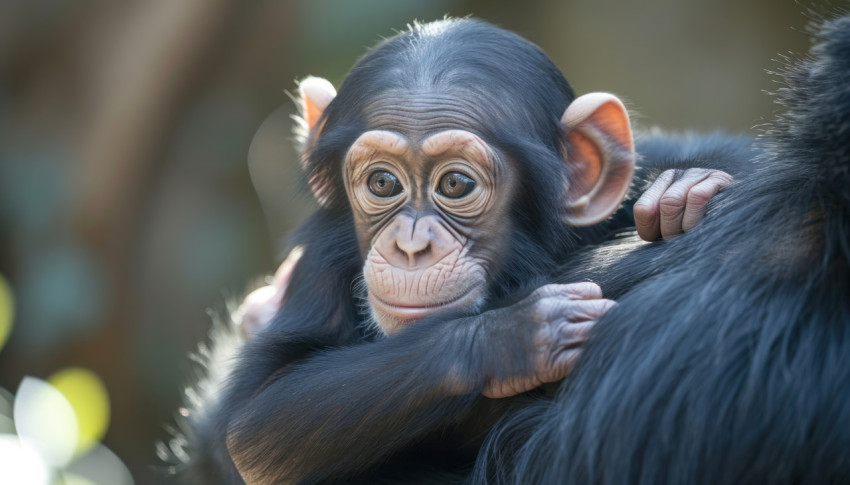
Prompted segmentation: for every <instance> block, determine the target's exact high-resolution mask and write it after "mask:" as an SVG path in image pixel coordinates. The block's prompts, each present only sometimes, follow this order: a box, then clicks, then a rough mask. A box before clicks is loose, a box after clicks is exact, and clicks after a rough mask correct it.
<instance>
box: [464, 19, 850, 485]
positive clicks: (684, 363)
mask: <svg viewBox="0 0 850 485" xmlns="http://www.w3.org/2000/svg"><path fill="white" fill-rule="evenodd" d="M815 39H816V40H817V44H816V45H815V47H814V48H813V49H812V52H811V57H809V58H806V59H805V60H803V61H801V62H798V63H796V64H793V65H790V66H788V67H786V68H784V69H782V70H781V72H780V73H779V74H780V75H781V76H782V78H783V79H784V85H783V86H782V87H781V88H780V89H778V90H777V92H776V93H775V96H776V99H777V102H778V103H779V104H781V105H783V106H784V112H783V113H782V114H780V115H778V116H777V119H776V121H775V122H774V123H772V124H771V125H769V126H767V127H766V128H764V137H763V138H762V139H760V140H759V141H758V142H757V143H758V145H760V146H761V147H762V148H763V149H764V154H763V155H762V156H760V157H759V158H758V159H757V160H756V162H757V169H756V170H755V172H754V173H752V174H751V175H750V176H746V177H744V178H743V179H742V180H740V181H739V183H737V184H735V185H733V186H732V187H730V188H729V189H728V190H726V191H725V192H724V193H722V194H721V195H720V196H719V197H718V198H717V199H716V200H715V206H714V209H715V210H713V211H711V212H710V213H709V214H708V216H707V218H706V219H705V220H704V222H703V223H702V225H700V226H698V227H697V228H696V229H695V230H693V231H691V232H690V233H688V234H686V235H684V236H682V237H680V238H677V239H673V240H671V241H669V242H666V243H664V244H661V245H655V246H651V247H646V248H644V249H640V250H637V251H634V252H631V253H630V254H628V255H626V256H625V257H623V258H622V259H619V260H614V262H613V263H612V259H611V258H617V257H618V256H617V250H618V249H622V246H619V247H615V248H613V249H609V250H608V251H607V252H600V251H596V252H593V253H590V254H587V255H585V259H584V262H583V263H582V264H581V265H579V267H581V269H580V270H577V271H570V272H568V273H566V274H565V279H566V280H569V281H577V280H580V279H584V278H591V279H595V280H597V281H600V284H601V286H602V287H603V288H604V289H605V290H606V295H608V296H609V297H614V298H617V299H618V301H619V306H618V307H617V308H615V309H614V310H612V311H610V312H609V313H607V314H606V315H605V316H604V317H603V318H602V319H601V320H600V322H599V324H598V326H597V327H596V330H595V331H594V332H595V333H594V334H593V335H592V337H591V339H590V342H589V344H588V346H587V348H586V351H585V353H584V354H583V356H582V359H581V360H580V363H579V365H578V367H577V368H576V369H575V370H574V372H573V373H572V374H571V375H570V376H569V377H568V378H567V380H566V381H565V384H564V385H563V386H562V388H561V390H560V392H559V395H558V397H557V399H556V400H555V401H554V402H540V403H539V404H537V405H535V406H531V407H526V408H524V409H522V410H521V411H519V412H518V413H516V414H514V415H512V416H510V417H509V418H508V419H506V420H504V421H503V422H502V423H501V424H500V425H499V427H498V428H497V430H496V431H494V432H493V433H491V435H490V439H489V442H488V443H487V444H486V449H485V451H484V452H482V454H481V455H479V461H478V467H477V470H476V479H477V480H478V481H482V482H483V481H486V482H490V483H506V482H510V483H573V482H575V483H653V484H655V483H710V484H718V483H838V482H846V481H848V480H850V264H848V262H850V17H848V16H845V17H843V18H839V19H837V20H832V21H827V22H825V23H824V24H823V26H822V27H821V28H820V29H819V30H818V31H817V32H816V33H815ZM648 261H654V262H655V263H654V264H652V265H648V264H647V262H648ZM573 267H575V266H573ZM623 275H628V277H627V278H623ZM647 275H651V278H650V279H648V280H647V281H646V282H644V283H641V284H639V285H638V286H636V287H634V288H633V289H631V290H629V287H630V286H631V285H632V282H633V281H634V279H636V278H637V279H639V278H642V277H645V276H647ZM624 290H626V291H625V292H624Z"/></svg>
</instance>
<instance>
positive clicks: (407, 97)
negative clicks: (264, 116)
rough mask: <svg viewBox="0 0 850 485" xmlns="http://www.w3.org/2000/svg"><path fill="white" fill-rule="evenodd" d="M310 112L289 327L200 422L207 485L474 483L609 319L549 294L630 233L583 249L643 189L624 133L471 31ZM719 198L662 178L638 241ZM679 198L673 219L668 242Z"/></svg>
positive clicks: (528, 58)
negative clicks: (480, 466) (308, 212)
mask: <svg viewBox="0 0 850 485" xmlns="http://www.w3.org/2000/svg"><path fill="white" fill-rule="evenodd" d="M302 93H303V94H304V95H305V113H304V114H305V118H306V125H307V128H308V131H309V136H308V138H307V140H306V146H305V150H304V155H303V161H304V164H305V166H306V171H307V175H306V179H307V182H308V184H309V185H310V186H311V187H312V189H313V191H314V192H315V193H316V195H317V197H318V198H319V200H320V202H321V207H320V209H319V210H318V211H317V212H316V214H315V215H314V216H313V217H312V219H311V220H310V221H308V222H307V223H306V225H305V226H304V227H303V228H302V230H301V231H300V233H299V235H298V236H297V237H296V242H297V243H299V244H301V245H303V247H304V253H303V255H302V256H301V258H300V260H299V261H298V263H297V266H296V267H295V268H294V270H293V272H292V276H291V281H290V284H289V289H288V290H287V301H286V303H285V305H284V307H283V308H282V310H281V311H280V312H279V313H278V314H277V315H276V317H275V318H274V319H273V321H272V322H271V324H270V326H269V327H268V328H267V329H265V330H264V331H262V332H261V333H260V334H259V335H258V336H257V337H256V338H255V339H253V340H252V341H250V342H248V343H247V344H246V345H245V347H244V348H243V349H242V350H241V351H240V354H239V358H238V360H237V363H236V368H235V369H234V371H233V373H232V374H231V376H230V379H229V382H228V385H227V387H226V389H225V390H224V392H223V395H222V397H221V399H220V401H219V402H218V403H217V405H216V406H215V407H214V408H212V409H211V410H210V411H209V414H207V415H200V416H198V417H197V418H196V419H195V424H196V432H197V433H198V434H199V442H200V443H203V445H202V446H204V447H205V449H204V450H201V451H202V454H203V455H204V456H207V457H209V458H211V459H212V460H213V461H214V462H215V463H216V464H217V465H216V466H217V467H218V470H217V472H214V473H218V474H219V475H218V476H210V477H207V478H206V479H205V480H206V482H210V483H212V482H228V483H239V482H240V481H241V480H242V479H244V480H245V481H247V482H250V483H282V482H284V483H285V482H301V481H305V482H312V481H320V480H342V481H346V482H350V481H352V480H355V479H359V480H362V481H364V482H374V481H375V480H377V479H379V478H380V479H385V480H392V479H403V481H405V482H407V483H409V482H411V481H412V480H413V478H412V477H417V478H419V479H422V480H425V481H428V482H433V481H434V480H436V479H437V478H438V477H440V478H445V479H450V478H452V477H454V478H457V477H462V476H463V475H464V474H465V473H468V471H469V469H470V468H471V464H472V462H473V460H474V458H475V456H476V454H477V451H478V447H479V445H480V443H481V440H482V439H483V436H484V434H485V432H486V431H487V430H488V429H489V428H490V426H491V425H492V424H493V423H494V422H495V420H496V419H497V418H498V417H499V416H501V415H502V414H503V413H504V412H505V411H506V410H508V409H511V408H515V407H518V406H519V407H521V406H524V405H527V404H528V403H529V402H530V401H533V400H534V399H535V398H534V396H531V395H520V394H522V393H524V392H526V391H531V390H533V389H535V388H537V387H538V386H540V385H541V384H542V383H546V382H553V381H557V380H559V379H561V378H563V377H564V375H565V374H566V372H567V371H568V369H569V367H570V366H571V365H572V362H573V360H574V359H575V356H576V355H577V352H578V350H577V348H578V346H579V344H581V343H582V342H583V340H584V338H585V335H586V334H587V331H588V329H589V327H590V325H591V322H592V321H594V320H595V319H596V318H597V317H598V316H599V315H600V314H601V313H602V312H604V311H605V310H606V309H607V308H609V307H610V306H611V302H610V301H608V300H603V299H601V296H602V295H601V292H600V290H599V288H598V287H597V286H596V285H594V284H592V283H579V284H574V285H547V283H550V282H552V281H554V279H555V278H556V277H557V275H558V271H559V269H558V265H559V263H562V262H563V261H565V260H567V258H568V257H569V255H570V254H571V253H572V252H573V251H575V249H576V248H577V247H579V246H581V245H586V244H594V243H597V242H599V241H601V240H603V239H605V238H607V237H610V235H611V232H612V231H613V230H614V229H617V228H618V227H620V226H621V225H622V224H623V223H624V221H625V224H631V219H630V218H629V217H627V214H625V215H624V214H619V215H617V216H615V218H614V219H613V220H611V221H608V222H606V223H603V224H597V225H596V226H594V227H588V228H583V227H582V228H579V227H578V226H588V225H593V224H595V223H600V222H602V221H604V220H605V219H606V218H608V217H609V216H610V215H611V214H612V213H613V212H614V211H615V210H616V209H617V208H618V207H619V206H620V204H621V202H622V199H623V196H624V194H625V193H626V191H627V190H628V188H629V184H630V182H631V180H632V172H633V164H634V152H633V147H632V138H631V131H630V127H629V121H628V117H627V115H626V112H625V110H624V108H623V106H622V104H621V103H620V102H619V101H618V100H617V99H616V98H615V97H613V96H611V95H608V94H600V93H597V94H591V95H585V96H582V97H580V98H577V99H573V98H574V95H573V93H572V90H571V88H570V87H569V85H568V84H567V81H566V80H565V79H564V77H563V75H562V74H561V73H560V72H559V71H558V69H557V68H556V67H555V66H554V65H553V64H552V62H551V61H550V60H549V59H548V58H547V57H546V56H545V55H544V54H543V53H542V52H541V51H540V50H539V49H538V48H537V47H536V46H534V45H533V44H531V43H529V42H527V41H525V40H523V39H521V38H520V37H518V36H515V35H513V34H510V33H508V32H505V31H503V30H500V29H497V28H495V27H492V26H490V25H487V24H484V23H480V22H475V21H471V20H447V21H442V22H437V23H433V24H428V25H423V26H415V27H413V28H412V29H411V30H410V31H408V32H404V33H402V34H399V35H398V36H396V37H395V38H393V39H390V40H388V41H386V42H385V43H383V44H381V45H380V46H379V47H377V48H376V49H374V50H373V51H371V52H370V53H369V54H367V55H366V56H365V57H364V58H363V59H362V60H361V61H360V62H359V63H358V64H357V65H356V66H355V67H354V68H353V69H352V71H351V73H350V74H349V76H348V77H347V78H346V80H345V81H344V82H343V84H342V86H341V87H340V91H339V94H338V95H336V96H335V94H334V92H333V90H332V88H330V87H329V85H327V84H326V83H324V82H322V81H317V80H311V81H308V82H306V83H304V85H302ZM331 100H332V101H331ZM668 144H672V145H670V146H668ZM647 151H648V152H650V153H653V154H655V158H657V159H659V160H661V159H666V158H667V155H671V154H675V155H676V157H674V161H676V162H680V163H681V164H682V165H683V166H699V165H706V164H707V162H708V161H711V162H712V163H713V165H714V166H718V167H719V166H721V163H723V162H726V161H730V160H731V161H734V160H736V159H738V158H741V157H742V154H743V153H748V148H747V147H746V145H744V144H742V143H740V141H739V140H737V139H734V140H731V141H730V140H725V141H724V144H719V143H717V141H716V140H714V139H711V138H709V139H703V140H698V141H691V140H679V141H678V142H675V143H674V141H673V140H662V141H659V140H654V141H653V142H652V143H650V144H649V146H648V148H647ZM656 151H657V152H658V153H656ZM709 159H710V160H709ZM650 165H651V164H650ZM723 168H726V167H723ZM649 172H651V170H648V169H647V170H646V174H644V175H646V177H640V178H641V179H642V180H644V179H646V180H648V179H651V178H652V177H651V176H650V175H651V174H650V173H649ZM727 183H728V178H725V177H724V175H722V174H720V173H718V172H711V171H696V172H690V173H686V175H685V176H683V177H682V179H681V180H679V181H677V182H673V181H672V180H667V179H666V178H662V179H661V180H660V181H659V184H658V185H655V186H653V187H654V188H651V189H650V191H649V194H650V197H649V200H652V201H655V202H652V203H648V204H646V205H645V212H646V213H647V215H648V217H647V218H646V219H645V220H646V224H645V225H644V226H643V228H642V230H643V232H644V233H645V235H647V236H654V235H655V234H656V233H660V234H661V235H665V236H667V235H671V234H674V233H676V232H681V229H683V228H684V229H688V228H690V227H691V226H693V225H694V224H695V220H696V219H697V218H698V217H699V216H700V212H701V207H702V205H703V204H704V202H705V201H706V200H707V199H708V198H710V197H711V195H713V193H714V192H716V191H717V190H718V188H720V187H722V186H723V185H725V184H727ZM638 185H640V184H638ZM665 190H666V191H667V193H668V195H669V197H668V198H667V200H672V201H673V202H676V203H677V204H678V205H677V206H676V207H675V210H673V211H672V212H673V213H674V216H675V217H673V218H671V219H670V220H667V219H663V221H662V220H660V219H659V218H658V214H657V213H656V211H661V212H664V211H666V209H668V208H669V207H667V206H666V205H664V207H663V208H662V207H658V204H660V202H661V201H662V196H661V194H662V193H664V192H665ZM676 193H678V194H680V195H679V196H675V194H676ZM653 194H654V195H653ZM689 195H690V196H689ZM662 209H663V210H662ZM626 212H627V211H626ZM355 283H357V284H359V286H360V287H362V288H363V289H364V290H366V291H358V290H357V289H356V288H355ZM531 290H535V291H533V292H532V291H531ZM358 298H361V300H362V301H358ZM370 318H373V319H374V323H375V324H376V326H377V328H379V329H380V331H381V332H375V325H371V326H370V325H369V323H370V322H367V321H366V320H369V319H370ZM414 320H415V321H416V323H415V324H412V325H411V322H412V321H414ZM379 333H380V334H381V335H378V334H379ZM383 334H388V335H389V336H384V335H383ZM541 392H543V391H538V394H539V393H541ZM482 394H483V395H486V396H488V397H489V398H504V397H513V396H516V397H514V398H511V399H486V398H484V397H483V396H482ZM225 442H226V444H227V446H226V447H225ZM231 458H232V460H233V463H231ZM234 463H235V466H234ZM237 469H238V472H237ZM240 475H241V478H240ZM450 475H451V476H450Z"/></svg>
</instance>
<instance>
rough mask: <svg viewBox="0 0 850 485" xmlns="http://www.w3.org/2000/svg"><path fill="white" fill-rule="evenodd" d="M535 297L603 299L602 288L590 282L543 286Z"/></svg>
mask: <svg viewBox="0 0 850 485" xmlns="http://www.w3.org/2000/svg"><path fill="white" fill-rule="evenodd" d="M533 295H534V296H536V297H538V298H552V297H556V298H557V297H567V298H570V299H574V300H595V299H597V298H602V288H600V287H599V285H597V284H596V283H593V282H590V281H582V282H579V283H568V284H562V285H561V284H551V285H546V286H541V287H540V288H538V289H537V290H535V291H534V293H533Z"/></svg>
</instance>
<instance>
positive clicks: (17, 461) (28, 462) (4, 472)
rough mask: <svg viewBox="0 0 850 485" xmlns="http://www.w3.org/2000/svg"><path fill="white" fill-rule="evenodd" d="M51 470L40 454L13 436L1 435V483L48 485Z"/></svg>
mask: <svg viewBox="0 0 850 485" xmlns="http://www.w3.org/2000/svg"><path fill="white" fill-rule="evenodd" d="M49 480H50V469H49V468H48V467H47V464H46V463H45V462H44V460H43V459H42V457H41V455H39V454H38V452H37V451H36V450H35V449H34V448H32V447H29V446H24V445H23V444H22V443H21V441H20V440H19V439H18V437H17V436H15V435H13V434H0V483H3V484H7V483H8V484H14V485H47V483H49Z"/></svg>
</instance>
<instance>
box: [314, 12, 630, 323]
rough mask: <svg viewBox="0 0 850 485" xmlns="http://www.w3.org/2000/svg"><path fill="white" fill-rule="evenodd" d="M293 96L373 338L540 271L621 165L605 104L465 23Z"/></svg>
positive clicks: (500, 38) (598, 201)
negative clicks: (346, 244) (353, 241)
mask: <svg viewBox="0 0 850 485" xmlns="http://www.w3.org/2000/svg"><path fill="white" fill-rule="evenodd" d="M300 94H301V104H302V113H303V116H304V121H305V128H306V138H305V145H304V151H303V154H302V162H303V165H304V167H305V170H306V173H307V180H308V181H309V184H310V186H311V188H312V190H313V192H314V194H315V195H316V197H317V198H318V200H319V202H320V204H321V205H322V207H323V210H329V211H350V212H351V214H352V215H353V218H354V227H355V228H356V232H357V240H358V241H359V245H360V252H361V254H362V256H363V259H364V265H363V277H364V281H365V284H366V287H367V292H368V301H369V305H370V307H371V311H372V315H373V317H374V319H375V320H376V322H377V323H378V325H379V326H380V328H381V329H382V330H383V331H384V332H386V333H392V332H394V331H396V330H398V329H400V328H401V327H403V326H404V325H406V324H408V323H410V322H412V321H415V320H418V319H420V318H422V317H425V316H428V315H432V314H434V313H437V312H443V311H447V310H470V309H475V308H478V307H480V306H481V305H482V304H483V302H485V301H486V300H487V299H488V297H490V296H491V295H492V293H493V292H494V291H495V290H494V288H495V287H499V286H500V285H502V286H504V285H505V284H507V283H505V282H507V281H516V280H517V279H518V278H517V273H518V272H519V273H520V274H522V275H524V276H529V275H531V276H533V275H540V274H545V273H546V271H547V270H551V266H552V264H553V263H554V261H555V259H554V258H555V256H556V255H558V254H561V253H562V252H563V251H564V248H565V247H568V246H569V238H570V232H569V227H570V226H586V225H591V224H594V223H597V222H599V221H602V220H604V219H605V218H607V217H608V216H609V215H610V214H611V213H612V212H613V211H614V210H616V208H617V207H618V206H619V204H620V203H621V202H622V199H623V197H624V195H625V193H626V190H627V189H628V186H629V182H630V180H631V176H632V172H633V169H634V149H633V143H632V137H631V130H630V127H629V120H628V115H627V114H626V110H625V109H624V107H623V105H622V103H621V102H620V101H619V100H618V99H617V98H616V97H614V96H613V95H610V94H605V93H593V94H587V95H584V96H581V97H579V98H576V99H574V98H575V96H574V94H573V92H572V89H571V88H570V85H569V84H568V83H567V80H566V79H565V78H564V76H563V75H562V74H561V72H560V70H559V69H558V68H557V67H556V66H555V65H554V64H553V63H552V61H551V60H550V59H549V58H548V57H547V56H546V55H545V54H544V53H543V52H542V51H541V50H540V49H539V48H538V47H537V46H535V45H534V44H532V43H530V42H528V41H526V40H524V39H522V38H521V37H519V36H517V35H515V34H512V33H509V32H506V31H504V30H501V29H499V28H496V27H494V26H492V25H489V24H486V23H483V22H479V21H473V20H443V21H438V22H434V23H429V24H423V25H414V26H412V27H411V28H410V29H409V30H408V31H406V32H403V33H400V34H398V35H397V36H395V37H393V38H390V39H388V40H386V41H384V42H382V43H381V44H380V45H378V46H377V47H375V48H374V49H373V50H371V51H370V52H369V53H367V54H366V56H364V57H363V58H362V59H361V60H360V61H359V62H358V63H357V64H356V65H355V66H354V68H352V70H351V72H350V73H349V74H348V76H347V77H346V79H345V81H343V83H342V85H341V86H340V89H339V93H336V91H335V90H334V88H333V86H332V85H331V84H330V83H329V82H327V81H325V80H323V79H319V78H308V79H305V80H304V81H303V82H302V83H301V85H300ZM520 279H521V278H520ZM526 279H527V278H526Z"/></svg>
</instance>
